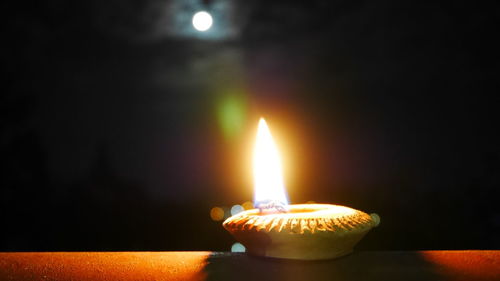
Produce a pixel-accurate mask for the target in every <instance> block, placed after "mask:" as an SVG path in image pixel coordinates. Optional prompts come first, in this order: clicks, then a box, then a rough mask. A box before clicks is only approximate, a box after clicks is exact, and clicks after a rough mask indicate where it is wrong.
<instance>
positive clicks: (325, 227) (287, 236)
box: [223, 204, 380, 260]
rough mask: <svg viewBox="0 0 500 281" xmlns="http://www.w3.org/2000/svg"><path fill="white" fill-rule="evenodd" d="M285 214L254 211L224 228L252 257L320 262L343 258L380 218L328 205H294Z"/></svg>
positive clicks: (225, 225)
mask: <svg viewBox="0 0 500 281" xmlns="http://www.w3.org/2000/svg"><path fill="white" fill-rule="evenodd" d="M288 208H289V211H288V212H287V213H277V214H261V213H260V211H259V210H257V209H253V210H248V211H245V212H241V213H239V214H237V215H234V216H232V217H230V218H228V219H227V220H226V221H225V222H224V223H223V226H224V227H225V228H226V229H227V230H228V231H229V232H230V233H231V234H232V235H233V236H234V237H235V238H236V240H238V241H239V242H240V243H242V244H243V245H244V246H245V247H246V249H247V251H248V253H249V254H251V255H255V256H263V257H272V258H282V259H298V260H323V259H332V258H337V257H341V256H345V255H347V254H349V253H351V252H352V251H353V248H354V246H355V245H356V244H357V243H358V242H359V241H360V240H361V239H362V238H363V236H364V235H365V234H366V233H368V231H370V229H372V228H373V227H375V226H377V225H378V224H379V222H380V218H379V216H378V215H377V214H372V215H368V214H366V213H364V212H361V211H358V210H355V209H352V208H348V207H344V206H339V205H329V204H297V205H290V206H288Z"/></svg>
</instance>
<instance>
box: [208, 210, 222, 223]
mask: <svg viewBox="0 0 500 281" xmlns="http://www.w3.org/2000/svg"><path fill="white" fill-rule="evenodd" d="M210 218H211V219H212V220H214V221H221V220H222V219H224V210H223V209H222V208H220V207H213V208H212V209H211V210H210Z"/></svg>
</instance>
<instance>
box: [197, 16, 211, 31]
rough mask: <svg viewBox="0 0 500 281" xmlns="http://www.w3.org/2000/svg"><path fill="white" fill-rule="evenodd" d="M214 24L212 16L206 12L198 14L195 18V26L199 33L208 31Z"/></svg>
mask: <svg viewBox="0 0 500 281" xmlns="http://www.w3.org/2000/svg"><path fill="white" fill-rule="evenodd" d="M212 23H213V19H212V16H211V15H210V14H209V13H207V12H205V11H201V12H197V13H196V14H194V16H193V26H194V28H196V30H198V31H202V32H203V31H207V30H208V29H210V27H211V26H212Z"/></svg>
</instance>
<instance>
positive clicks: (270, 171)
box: [253, 118, 288, 206]
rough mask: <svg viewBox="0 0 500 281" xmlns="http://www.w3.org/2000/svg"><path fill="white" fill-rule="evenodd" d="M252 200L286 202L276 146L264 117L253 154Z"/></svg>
mask: <svg viewBox="0 0 500 281" xmlns="http://www.w3.org/2000/svg"><path fill="white" fill-rule="evenodd" d="M253 175H254V202H255V205H256V206H258V205H259V204H267V203H272V202H274V203H281V204H284V205H287V204H288V200H287V198H286V193H285V186H284V183H283V169H282V166H281V159H280V155H279V152H278V148H277V147H276V144H275V143H274V140H273V137H272V135H271V132H270V131H269V128H268V127H267V124H266V121H265V120H264V118H261V119H260V121H259V128H258V132H257V141H256V143H255V148H254V154H253Z"/></svg>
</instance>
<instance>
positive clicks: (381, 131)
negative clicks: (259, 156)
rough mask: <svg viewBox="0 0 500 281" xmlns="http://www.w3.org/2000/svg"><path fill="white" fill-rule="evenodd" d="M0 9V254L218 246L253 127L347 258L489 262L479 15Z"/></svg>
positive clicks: (294, 5)
mask: <svg viewBox="0 0 500 281" xmlns="http://www.w3.org/2000/svg"><path fill="white" fill-rule="evenodd" d="M1 5H2V9H1V11H2V20H3V22H4V23H3V29H4V31H3V32H2V37H3V38H2V39H3V40H2V41H3V43H2V44H1V50H2V52H1V55H0V57H1V60H2V68H3V73H4V74H3V75H2V81H3V82H2V84H1V88H2V91H1V92H2V94H1V98H0V129H1V131H0V159H1V160H0V161H1V164H2V167H1V174H0V180H1V182H0V219H1V221H0V223H1V224H0V251H24V250H37V251H38V250H48V251H61V250H226V251H227V250H229V249H230V247H231V244H232V243H233V239H232V238H231V237H230V235H229V234H228V233H226V232H225V230H224V229H223V228H222V226H221V222H220V221H212V220H211V218H210V215H209V213H210V209H211V208H212V207H214V206H221V207H224V208H226V211H227V210H228V208H230V207H231V206H232V205H234V204H241V203H243V202H245V201H249V200H251V199H252V180H251V170H250V169H251V164H250V160H251V157H250V153H251V144H252V142H253V139H254V137H255V129H256V126H257V122H258V118H259V117H260V116H264V117H266V119H267V121H268V124H269V126H270V128H271V131H272V133H273V135H274V137H275V139H276V141H277V142H278V146H279V147H280V148H281V153H282V155H283V158H284V163H285V181H286V185H287V189H288V193H289V197H290V200H291V202H292V203H303V202H306V201H309V200H314V201H316V202H324V203H335V204H344V205H347V206H350V207H354V208H357V209H360V210H364V211H366V212H369V213H370V212H377V213H378V214H379V215H380V216H381V218H382V223H381V225H380V226H379V227H378V228H377V229H375V230H373V231H372V232H371V233H370V234H369V235H368V236H367V237H366V238H365V239H364V240H363V241H362V242H361V243H360V244H359V246H358V248H359V249H365V250H366V249H371V250H416V249H492V248H496V249H498V248H500V244H499V239H498V233H500V213H499V208H498V201H499V197H498V195H497V194H498V192H496V191H497V190H498V188H499V185H500V148H499V143H500V137H499V133H498V129H499V128H498V121H497V118H498V116H497V115H498V107H499V105H500V102H499V97H498V88H499V87H498V84H499V83H498V79H499V78H498V75H499V69H498V66H499V65H498V50H499V47H500V46H499V45H498V44H497V43H496V39H497V38H496V37H498V29H497V26H496V24H497V22H496V20H497V18H498V17H499V12H498V9H497V8H496V7H495V5H494V1H490V2H481V1H468V2H460V1H454V2H452V3H448V2H442V1H432V3H425V1H396V0H387V1H347V0H345V1H344V0H341V1H320V0H310V1H297V2H295V1H276V0H274V1H260V0H259V1H257V0H253V1H248V0H247V1H229V0H213V1H194V0H185V1H181V0H171V1H163V0H162V1H160V0H148V1H144V0H142V1H138V0H120V1H118V0H107V1H97V0H94V1H88V0H85V1H83V0H76V1H63V0H49V1H9V2H5V1H4V2H2V4H1ZM200 9H204V10H207V11H210V12H212V13H213V16H214V26H213V27H212V29H211V30H210V31H208V32H207V33H203V34H202V33H199V32H197V31H195V30H194V29H193V28H192V26H191V23H190V19H191V16H192V15H193V13H194V12H195V11H197V10H200Z"/></svg>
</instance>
